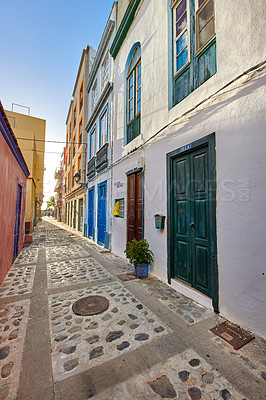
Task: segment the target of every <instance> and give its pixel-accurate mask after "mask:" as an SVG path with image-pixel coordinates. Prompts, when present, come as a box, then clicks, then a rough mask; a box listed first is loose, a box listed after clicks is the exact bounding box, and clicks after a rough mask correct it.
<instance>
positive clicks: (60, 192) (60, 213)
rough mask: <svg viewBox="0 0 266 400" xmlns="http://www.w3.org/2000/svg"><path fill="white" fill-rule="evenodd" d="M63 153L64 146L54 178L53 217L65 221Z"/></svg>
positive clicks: (64, 152) (64, 153)
mask: <svg viewBox="0 0 266 400" xmlns="http://www.w3.org/2000/svg"><path fill="white" fill-rule="evenodd" d="M65 155H66V148H65V147H64V151H63V153H62V156H61V161H60V167H59V168H57V169H56V171H55V174H54V178H55V180H56V184H55V188H54V191H55V208H54V217H55V219H57V220H58V221H60V222H65V179H64V177H65Z"/></svg>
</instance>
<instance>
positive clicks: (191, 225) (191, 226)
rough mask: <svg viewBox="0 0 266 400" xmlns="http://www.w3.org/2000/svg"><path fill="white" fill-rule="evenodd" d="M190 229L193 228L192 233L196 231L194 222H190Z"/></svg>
mask: <svg viewBox="0 0 266 400" xmlns="http://www.w3.org/2000/svg"><path fill="white" fill-rule="evenodd" d="M190 228H191V230H192V231H194V229H195V225H194V222H190Z"/></svg>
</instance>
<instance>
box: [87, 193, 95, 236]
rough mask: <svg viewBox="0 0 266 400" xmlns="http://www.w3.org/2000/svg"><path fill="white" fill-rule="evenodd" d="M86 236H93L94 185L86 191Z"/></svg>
mask: <svg viewBox="0 0 266 400" xmlns="http://www.w3.org/2000/svg"><path fill="white" fill-rule="evenodd" d="M88 200H89V201H88V236H91V237H92V238H93V236H94V187H92V188H90V189H89V193H88Z"/></svg>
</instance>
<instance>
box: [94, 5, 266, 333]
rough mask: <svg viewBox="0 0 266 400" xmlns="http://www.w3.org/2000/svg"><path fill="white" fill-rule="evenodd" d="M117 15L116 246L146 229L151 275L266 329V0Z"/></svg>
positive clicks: (123, 9) (119, 249)
mask: <svg viewBox="0 0 266 400" xmlns="http://www.w3.org/2000/svg"><path fill="white" fill-rule="evenodd" d="M117 21H119V25H118V28H117V30H116V36H115V38H114V41H113V43H112V47H111V54H112V56H113V58H114V103H113V119H114V121H113V160H112V162H113V168H112V205H113V206H115V205H116V204H118V205H119V207H116V211H117V209H119V211H118V212H116V215H113V216H112V237H111V249H112V251H113V252H114V253H117V254H119V255H121V256H124V250H125V247H126V243H127V241H128V240H131V239H132V238H133V237H136V238H137V239H139V238H146V239H147V240H148V242H149V244H150V248H151V249H152V250H153V252H154V254H155V261H154V263H153V265H152V268H151V273H152V274H153V275H155V276H156V277H158V278H159V279H161V280H163V281H165V282H168V283H169V284H170V285H171V286H172V287H173V288H175V289H177V290H178V291H179V292H181V293H183V294H185V295H187V296H189V297H190V298H192V299H194V300H195V301H198V302H200V303H201V304H204V305H206V306H209V307H212V308H213V309H214V310H216V311H219V312H220V313H221V315H222V316H224V317H226V318H228V319H230V320H231V321H233V322H236V323H238V324H240V325H241V326H243V327H246V328H248V329H250V330H252V331H254V332H256V333H257V334H259V335H261V336H264V337H265V332H266V329H265V317H264V318H263V315H264V316H265V300H266V291H265V279H266V272H265V258H266V251H265V246H264V245H263V243H264V241H265V237H266V223H265V216H266V202H265V196H266V182H265V181H266V178H265V176H266V175H265V170H266V162H265V157H264V153H265V150H266V135H265V120H266V115H265V80H266V79H265V55H266V48H265V41H264V35H263V34H262V26H263V24H264V21H265V2H264V1H263V0H257V1H256V6H254V5H251V4H250V3H246V2H243V1H241V0H236V1H234V2H232V1H229V0H225V1H223V2H220V1H215V0H177V1H174V0H173V1H170V0H157V1H156V2H155V1H152V0H142V1H140V0H132V1H130V2H129V3H128V1H126V0H121V1H118V15H117ZM240 21H247V24H248V30H247V29H246V24H244V23H240ZM90 129H91V128H90ZM110 174H111V172H110ZM106 179H108V178H107V177H106ZM97 184H98V182H97ZM95 185H96V183H95ZM95 187H96V186H95ZM156 214H160V215H162V216H164V217H165V225H164V229H156V227H155V217H154V216H155V215H156Z"/></svg>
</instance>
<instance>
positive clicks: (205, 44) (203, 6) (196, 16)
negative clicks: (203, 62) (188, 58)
mask: <svg viewBox="0 0 266 400" xmlns="http://www.w3.org/2000/svg"><path fill="white" fill-rule="evenodd" d="M209 1H212V2H213V17H212V18H213V19H214V34H213V35H212V36H211V37H210V38H209V39H208V40H207V42H206V43H204V45H202V46H201V47H199V27H198V26H199V25H198V23H199V22H198V21H199V18H198V16H199V13H200V12H201V11H202V10H203V9H204V8H205V7H206V5H207V4H208V2H209ZM210 20H211V18H210V19H209V20H208V21H207V22H206V24H205V26H206V25H207V23H208V22H209V21H210ZM195 35H196V55H198V54H199V53H200V52H201V51H202V50H203V49H205V47H206V46H208V44H209V43H210V42H211V41H212V40H213V39H214V38H215V36H216V20H215V1H214V0H204V2H203V3H202V4H201V6H200V7H199V1H198V0H197V7H196V13H195Z"/></svg>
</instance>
